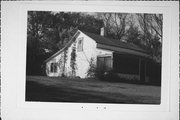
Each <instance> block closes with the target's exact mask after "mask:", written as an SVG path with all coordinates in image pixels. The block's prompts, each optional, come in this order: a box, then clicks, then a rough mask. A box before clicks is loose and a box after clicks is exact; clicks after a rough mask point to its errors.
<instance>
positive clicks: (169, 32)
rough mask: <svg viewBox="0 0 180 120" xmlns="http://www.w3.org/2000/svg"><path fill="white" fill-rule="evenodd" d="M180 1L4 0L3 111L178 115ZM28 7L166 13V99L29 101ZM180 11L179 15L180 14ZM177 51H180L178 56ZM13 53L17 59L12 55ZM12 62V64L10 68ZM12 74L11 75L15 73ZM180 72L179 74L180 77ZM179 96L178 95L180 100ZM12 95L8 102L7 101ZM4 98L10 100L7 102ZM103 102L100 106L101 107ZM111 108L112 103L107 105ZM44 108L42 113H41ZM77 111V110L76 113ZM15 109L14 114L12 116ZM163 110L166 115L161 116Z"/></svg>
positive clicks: (40, 115)
mask: <svg viewBox="0 0 180 120" xmlns="http://www.w3.org/2000/svg"><path fill="white" fill-rule="evenodd" d="M177 3H178V2H162V1H161V2H145V1H142V2H131V1H126V2H117V1H111V2H108V1H107V2H102V1H99V2H97V1H93V2H87V1H79V2H78V1H71V2H37V1H36V2H32V1H31V2H22V1H21V2H3V4H2V23H3V24H2V97H3V98H2V110H3V111H4V112H3V111H2V117H4V118H7V117H9V118H10V119H12V118H11V117H12V116H13V115H15V116H16V117H17V118H27V119H30V120H31V119H37V120H38V119H49V118H51V119H60V118H61V119H75V118H77V119H96V118H97V119H110V118H111V119H115V120H116V119H117V120H118V119H121V118H123V119H125V118H126V119H133V118H134V119H139V120H140V119H143V120H146V119H147V120H149V119H157V118H159V119H160V120H161V119H162V120H163V118H169V120H170V119H172V118H175V117H176V116H177V114H178V113H177V112H176V111H175V110H176V108H177V107H178V106H179V105H178V87H179V82H178V80H179V78H178V67H177V66H178V65H179V64H178V55H179V54H178V45H179V43H178V42H179V41H178V27H177V26H178V15H179V14H178V5H177ZM28 11H70V12H121V13H158V14H163V48H162V81H161V104H160V105H146V104H104V103H103V104H99V103H64V102H59V103H58V102H27V101H25V82H26V42H27V12H28ZM176 15H177V16H176ZM176 55H177V56H176ZM12 59H13V60H12ZM7 66H9V67H8V68H9V69H8V70H7ZM9 74H11V75H9ZM176 76H177V77H176ZM176 99H177V100H176ZM6 101H8V103H6ZM4 104H7V106H5V105H4ZM97 107H98V109H97ZM104 108H106V109H104ZM37 113H38V114H37ZM70 114H72V115H70ZM8 115H9V116H8ZM159 116H160V117H159Z"/></svg>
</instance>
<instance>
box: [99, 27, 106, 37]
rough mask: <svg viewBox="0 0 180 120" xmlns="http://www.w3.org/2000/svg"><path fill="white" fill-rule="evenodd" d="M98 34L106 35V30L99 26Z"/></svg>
mask: <svg viewBox="0 0 180 120" xmlns="http://www.w3.org/2000/svg"><path fill="white" fill-rule="evenodd" d="M100 35H101V36H106V31H105V28H104V27H102V28H101V31H100Z"/></svg>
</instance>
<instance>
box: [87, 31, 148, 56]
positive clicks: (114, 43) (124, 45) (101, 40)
mask: <svg viewBox="0 0 180 120" xmlns="http://www.w3.org/2000/svg"><path fill="white" fill-rule="evenodd" d="M84 33H85V34H86V35H87V36H89V37H90V38H92V39H93V40H95V41H96V42H97V43H99V44H103V45H109V46H114V47H121V48H125V49H131V50H135V51H138V52H143V53H147V51H146V50H144V49H141V48H140V47H138V46H136V45H134V44H130V43H126V42H121V41H119V40H115V39H109V38H106V37H103V36H100V35H96V34H93V33H89V32H84Z"/></svg>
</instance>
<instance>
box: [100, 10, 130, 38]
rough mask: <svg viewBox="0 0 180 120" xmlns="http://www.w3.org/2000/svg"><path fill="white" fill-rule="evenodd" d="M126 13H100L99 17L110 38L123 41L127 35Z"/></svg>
mask: <svg viewBox="0 0 180 120" xmlns="http://www.w3.org/2000/svg"><path fill="white" fill-rule="evenodd" d="M127 15H128V14H126V13H100V14H99V16H100V17H101V19H102V20H103V21H104V26H105V29H106V34H107V36H108V37H111V38H114V39H117V40H122V38H123V37H124V36H125V34H126V27H127Z"/></svg>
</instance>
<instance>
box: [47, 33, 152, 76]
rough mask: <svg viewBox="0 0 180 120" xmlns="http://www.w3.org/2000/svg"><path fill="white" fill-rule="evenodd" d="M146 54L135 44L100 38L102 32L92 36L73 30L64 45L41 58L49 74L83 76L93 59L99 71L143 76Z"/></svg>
mask: <svg viewBox="0 0 180 120" xmlns="http://www.w3.org/2000/svg"><path fill="white" fill-rule="evenodd" d="M73 49H74V52H75V54H76V56H75V61H74V63H75V66H76V69H75V74H74V73H73V72H72V66H71V62H72V51H73ZM65 56H66V57H65ZM148 56H149V55H148V54H147V52H146V51H145V50H143V49H141V48H139V47H138V46H136V45H133V44H128V43H126V42H121V41H118V40H113V39H109V38H106V37H104V32H103V31H101V35H96V34H93V33H88V32H82V31H80V30H77V32H76V33H75V34H74V36H73V37H72V38H71V40H70V41H69V42H68V43H67V44H66V45H65V47H64V48H62V49H61V50H59V51H58V52H57V53H55V54H54V55H52V56H51V57H50V58H48V59H47V60H45V64H46V74H47V76H50V77H57V76H62V75H65V76H69V77H71V76H78V77H81V78H86V77H87V71H88V69H89V67H90V61H91V60H92V59H93V61H94V64H95V65H96V66H97V67H98V68H99V69H101V70H103V71H109V70H115V71H116V72H119V73H121V74H123V75H126V74H131V75H137V76H139V77H144V78H145V77H146V58H148ZM139 79H140V78H139Z"/></svg>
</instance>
